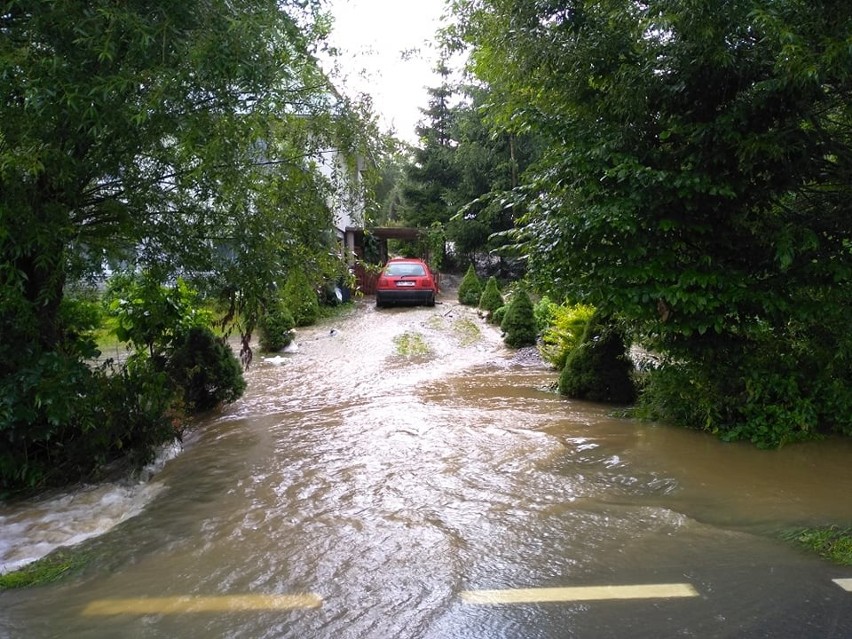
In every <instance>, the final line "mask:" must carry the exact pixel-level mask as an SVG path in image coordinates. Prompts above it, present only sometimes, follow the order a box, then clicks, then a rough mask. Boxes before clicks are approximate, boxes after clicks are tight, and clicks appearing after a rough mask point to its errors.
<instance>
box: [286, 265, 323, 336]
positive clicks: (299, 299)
mask: <svg viewBox="0 0 852 639" xmlns="http://www.w3.org/2000/svg"><path fill="white" fill-rule="evenodd" d="M282 300H283V302H284V306H286V307H287V308H288V309H289V310H290V312H291V313H292V314H293V321H294V322H295V324H296V326H310V325H311V324H314V323H315V322H316V321H317V319H318V318H319V313H320V306H319V298H318V297H317V293H316V291H315V290H314V288H313V286H311V283H310V281H308V277H307V275H305V274H304V273H302V272H301V271H293V273H291V274H290V277H288V278H287V283H286V284H285V285H284V294H283V295H282Z"/></svg>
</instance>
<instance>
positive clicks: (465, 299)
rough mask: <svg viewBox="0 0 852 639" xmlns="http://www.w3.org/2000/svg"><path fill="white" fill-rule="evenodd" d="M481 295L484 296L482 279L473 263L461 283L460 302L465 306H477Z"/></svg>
mask: <svg viewBox="0 0 852 639" xmlns="http://www.w3.org/2000/svg"><path fill="white" fill-rule="evenodd" d="M480 297H482V281H481V280H480V279H479V277H478V276H477V274H476V269H474V268H473V264H471V265H470V267H468V269H467V273H465V275H464V277H463V278H462V281H461V284H459V302H461V303H462V304H464V305H465V306H477V305H478V304H479V298H480Z"/></svg>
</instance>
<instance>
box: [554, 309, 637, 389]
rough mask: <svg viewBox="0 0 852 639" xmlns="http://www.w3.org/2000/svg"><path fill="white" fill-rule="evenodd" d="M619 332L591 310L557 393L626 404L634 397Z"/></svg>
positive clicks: (625, 348)
mask: <svg viewBox="0 0 852 639" xmlns="http://www.w3.org/2000/svg"><path fill="white" fill-rule="evenodd" d="M632 370H633V363H632V361H631V360H630V358H629V357H628V355H627V343H626V341H625V337H624V333H623V331H622V330H621V329H620V328H619V327H618V326H617V325H616V323H615V322H614V321H612V319H610V318H605V317H603V316H601V315H600V314H599V313H595V314H594V315H593V316H592V318H591V319H590V320H589V324H588V326H586V330H585V332H584V333H583V338H582V340H581V341H580V343H579V344H578V345H577V347H576V348H574V349H573V350H572V351H571V353H570V354H569V355H568V359H567V360H566V362H565V368H563V369H562V374H561V375H560V376H559V392H560V393H562V394H563V395H567V396H568V397H571V398H574V399H586V400H589V401H593V402H605V403H611V404H629V403H630V402H632V401H633V400H634V399H635V398H636V389H635V386H634V384H633V378H632V375H631V372H632Z"/></svg>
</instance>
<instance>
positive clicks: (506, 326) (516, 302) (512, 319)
mask: <svg viewBox="0 0 852 639" xmlns="http://www.w3.org/2000/svg"><path fill="white" fill-rule="evenodd" d="M500 328H501V329H502V330H503V332H504V333H505V334H506V335H505V336H504V337H503V341H504V342H506V344H507V345H508V346H511V347H512V348H521V347H522V346H533V345H534V344H535V338H536V336H537V335H538V334H537V332H536V330H535V315H534V314H533V305H532V300H530V296H529V295H528V294H527V292H526V291H525V290H523V289H521V290H520V291H518V292H517V293H516V294H515V295H514V297H512V301H511V302H510V303H509V307H508V308H507V309H506V315H505V317H504V318H503V322H502V323H501V324H500Z"/></svg>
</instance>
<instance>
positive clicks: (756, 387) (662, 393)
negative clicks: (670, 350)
mask: <svg viewBox="0 0 852 639" xmlns="http://www.w3.org/2000/svg"><path fill="white" fill-rule="evenodd" d="M773 336H774V335H773V333H772V332H768V333H767V334H766V335H764V336H762V338H760V339H752V340H745V339H744V340H742V342H741V343H740V344H739V345H737V346H736V347H732V346H730V345H728V346H724V345H721V344H717V345H716V348H713V349H710V348H708V349H707V351H706V354H705V356H704V357H702V358H701V359H700V360H699V359H686V358H683V359H680V360H673V359H667V360H665V361H664V362H662V364H661V365H660V366H659V367H658V368H657V369H654V370H651V371H650V372H649V373H648V375H647V377H648V380H647V384H646V386H645V388H644V389H643V391H642V396H641V399H640V407H639V408H640V411H641V413H642V414H644V415H646V416H648V417H651V418H654V419H660V420H664V421H668V422H672V423H675V424H679V425H682V426H688V427H691V428H698V429H702V430H707V431H710V432H712V433H714V434H716V435H719V436H720V437H721V438H723V439H725V440H747V441H750V442H752V443H754V444H755V445H757V446H758V447H761V448H777V447H779V446H782V445H784V444H788V443H793V442H798V441H803V440H808V439H813V438H815V437H818V436H820V435H821V434H823V433H839V434H845V435H852V388H850V385H849V383H848V380H849V376H850V370H849V364H848V356H846V355H845V354H844V353H846V352H848V351H847V350H845V349H844V348H843V347H842V345H838V344H836V343H833V342H827V341H826V342H825V343H820V340H817V339H814V337H815V336H814V335H813V334H809V335H808V339H803V340H802V341H796V342H794V345H795V346H794V348H792V349H790V348H789V341H786V340H778V341H775V340H774V339H772V338H773Z"/></svg>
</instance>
